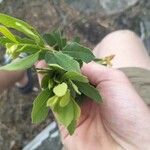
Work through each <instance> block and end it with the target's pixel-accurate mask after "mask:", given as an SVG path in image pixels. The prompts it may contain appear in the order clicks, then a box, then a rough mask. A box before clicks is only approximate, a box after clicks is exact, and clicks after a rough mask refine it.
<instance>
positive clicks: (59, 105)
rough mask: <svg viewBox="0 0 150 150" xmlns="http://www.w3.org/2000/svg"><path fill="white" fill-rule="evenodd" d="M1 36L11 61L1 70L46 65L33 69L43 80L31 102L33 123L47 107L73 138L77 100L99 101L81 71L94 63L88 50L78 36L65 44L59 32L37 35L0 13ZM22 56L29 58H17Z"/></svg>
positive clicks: (77, 107)
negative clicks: (41, 61) (23, 54)
mask: <svg viewBox="0 0 150 150" xmlns="http://www.w3.org/2000/svg"><path fill="white" fill-rule="evenodd" d="M11 29H15V30H17V31H19V32H21V33H22V34H24V35H25V37H24V38H22V37H20V36H18V35H16V34H14V33H13V32H11ZM0 33H1V36H0V45H1V46H3V47H5V48H6V52H7V54H8V55H9V56H10V57H11V58H12V59H13V61H12V62H11V63H10V64H7V65H6V66H2V67H0V70H9V71H12V70H25V69H28V68H30V67H32V66H33V65H34V63H36V62H37V61H39V60H43V59H44V60H45V62H46V66H45V68H36V70H37V72H38V73H41V74H42V75H43V79H42V81H41V88H42V92H41V93H40V94H39V96H38V97H37V98H36V99H35V100H34V102H33V109H32V115H31V116H32V122H33V123H40V122H42V121H43V120H45V118H46V117H47V114H48V110H49V107H50V108H51V110H52V111H53V112H54V115H55V117H56V120H57V121H58V123H60V124H63V125H64V126H65V127H66V128H67V129H68V132H69V133H70V134H71V135H72V134H73V133H74V131H75V128H76V123H77V121H78V119H79V117H80V114H81V110H80V106H79V104H78V102H77V101H80V103H81V102H82V101H83V96H84V95H86V96H88V97H89V98H91V99H92V100H94V101H96V102H100V101H101V96H100V95H99V92H98V91H97V89H96V88H95V87H94V86H92V85H91V84H90V83H89V81H88V78H87V77H86V76H84V75H82V74H81V72H80V68H81V67H82V65H83V63H84V62H85V63H88V62H90V61H93V60H96V59H95V57H94V55H93V54H92V52H91V50H90V49H89V48H87V47H84V46H82V45H81V44H80V40H79V38H78V37H77V38H74V39H73V40H72V42H71V41H67V39H66V38H65V37H64V36H63V35H62V32H61V31H60V30H55V31H53V32H51V33H49V34H45V35H44V36H40V35H39V33H38V32H37V31H36V30H35V29H34V28H33V27H32V26H30V25H29V24H27V23H26V22H24V21H22V20H19V19H16V18H13V17H11V16H8V15H5V14H1V13H0ZM22 53H26V54H27V55H28V56H27V57H25V58H19V57H20V55H21V54H22ZM109 60H110V58H109V59H107V60H105V61H109ZM87 111H88V110H87Z"/></svg>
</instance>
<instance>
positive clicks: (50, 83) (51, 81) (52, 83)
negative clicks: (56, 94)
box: [48, 76, 54, 89]
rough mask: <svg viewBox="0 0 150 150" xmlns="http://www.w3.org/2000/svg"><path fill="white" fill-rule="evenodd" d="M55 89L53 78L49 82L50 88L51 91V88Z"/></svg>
mask: <svg viewBox="0 0 150 150" xmlns="http://www.w3.org/2000/svg"><path fill="white" fill-rule="evenodd" d="M49 78H50V76H49ZM53 87H54V81H53V79H52V78H50V79H49V82H48V88H49V89H51V88H53Z"/></svg>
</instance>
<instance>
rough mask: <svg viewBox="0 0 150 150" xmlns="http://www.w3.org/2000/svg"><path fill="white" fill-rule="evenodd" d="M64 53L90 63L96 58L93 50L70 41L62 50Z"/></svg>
mask: <svg viewBox="0 0 150 150" xmlns="http://www.w3.org/2000/svg"><path fill="white" fill-rule="evenodd" d="M62 52H63V53H65V54H68V55H70V56H71V57H74V58H76V59H81V60H82V61H84V62H86V63H88V62H90V61H92V60H94V59H95V56H94V55H93V53H92V51H91V50H90V49H89V48H86V47H84V46H82V45H80V44H78V43H76V42H69V44H67V45H66V47H64V48H63V50H62Z"/></svg>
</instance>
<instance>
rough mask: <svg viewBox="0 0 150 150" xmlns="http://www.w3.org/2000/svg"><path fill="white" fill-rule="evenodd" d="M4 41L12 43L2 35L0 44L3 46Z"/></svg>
mask: <svg viewBox="0 0 150 150" xmlns="http://www.w3.org/2000/svg"><path fill="white" fill-rule="evenodd" d="M6 43H13V42H12V41H11V40H10V39H8V38H6V37H4V36H3V37H0V45H1V46H3V47H4V46H5V45H6Z"/></svg>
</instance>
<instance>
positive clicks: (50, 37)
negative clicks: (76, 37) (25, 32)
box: [43, 30, 66, 50]
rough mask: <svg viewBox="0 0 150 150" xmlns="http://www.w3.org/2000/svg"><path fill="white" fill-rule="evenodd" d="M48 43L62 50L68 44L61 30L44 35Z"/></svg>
mask: <svg viewBox="0 0 150 150" xmlns="http://www.w3.org/2000/svg"><path fill="white" fill-rule="evenodd" d="M43 38H44V39H45V41H46V43H47V44H48V45H50V46H53V47H54V49H56V50H62V49H63V47H65V46H66V39H65V38H64V37H63V36H62V34H61V31H60V30H56V31H53V32H52V33H51V34H45V35H44V36H43Z"/></svg>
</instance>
